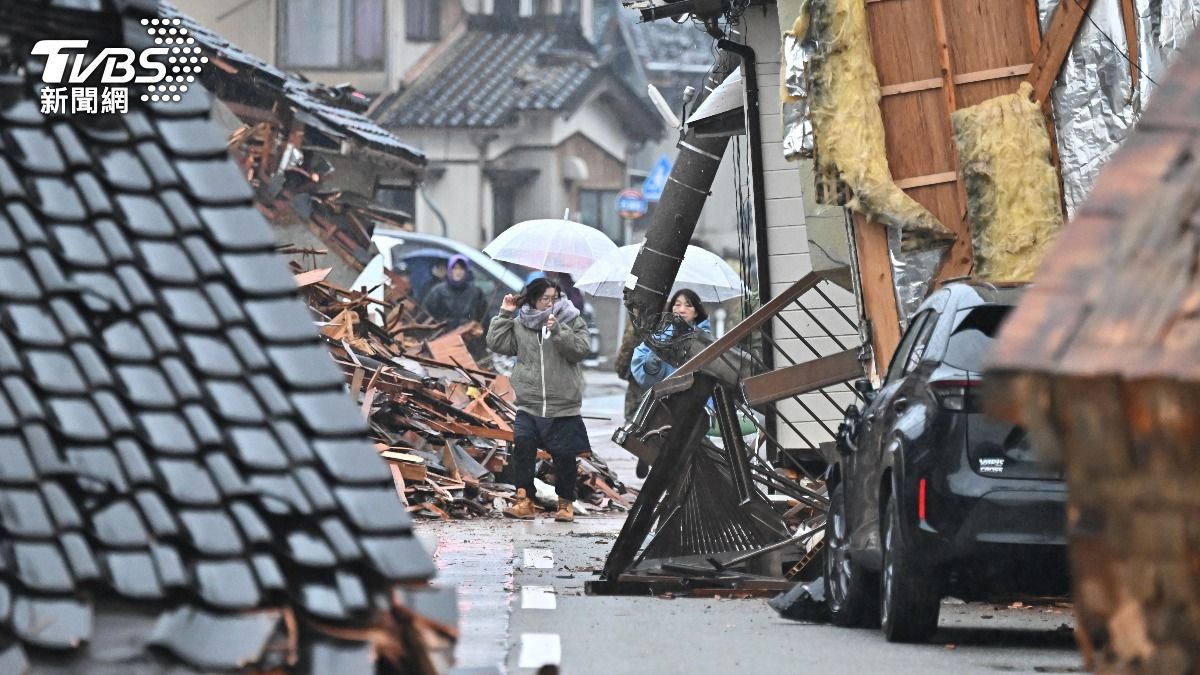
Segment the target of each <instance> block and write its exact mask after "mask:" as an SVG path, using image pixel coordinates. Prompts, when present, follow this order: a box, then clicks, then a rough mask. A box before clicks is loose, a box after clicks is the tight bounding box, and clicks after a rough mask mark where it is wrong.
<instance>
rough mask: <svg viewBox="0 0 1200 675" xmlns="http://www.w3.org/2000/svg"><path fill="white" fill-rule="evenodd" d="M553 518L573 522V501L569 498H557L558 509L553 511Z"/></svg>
mask: <svg viewBox="0 0 1200 675" xmlns="http://www.w3.org/2000/svg"><path fill="white" fill-rule="evenodd" d="M554 519H555V520H557V521H558V522H560V523H573V522H575V502H572V501H571V500H570V499H563V498H562V497H559V498H558V511H555V512H554Z"/></svg>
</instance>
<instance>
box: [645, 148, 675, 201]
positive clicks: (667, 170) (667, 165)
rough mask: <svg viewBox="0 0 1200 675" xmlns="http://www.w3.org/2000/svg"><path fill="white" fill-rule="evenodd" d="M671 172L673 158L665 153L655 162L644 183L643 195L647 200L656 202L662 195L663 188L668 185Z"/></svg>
mask: <svg viewBox="0 0 1200 675" xmlns="http://www.w3.org/2000/svg"><path fill="white" fill-rule="evenodd" d="M670 174H671V160H670V159H669V158H668V157H667V156H666V155H663V156H662V157H659V158H658V161H657V162H655V163H654V168H653V169H650V173H649V175H647V176H646V180H645V181H644V182H643V183H642V196H643V197H645V198H646V200H647V201H651V202H656V201H658V200H659V199H660V198H661V197H662V193H663V188H665V187H666V186H667V176H669V175H670Z"/></svg>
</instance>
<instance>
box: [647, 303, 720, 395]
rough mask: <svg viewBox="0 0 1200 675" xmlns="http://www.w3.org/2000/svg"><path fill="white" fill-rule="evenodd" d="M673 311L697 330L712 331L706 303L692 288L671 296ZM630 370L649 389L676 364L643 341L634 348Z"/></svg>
mask: <svg viewBox="0 0 1200 675" xmlns="http://www.w3.org/2000/svg"><path fill="white" fill-rule="evenodd" d="M671 313H672V314H675V315H676V316H678V317H679V318H681V319H683V320H684V321H687V322H688V323H690V324H692V326H694V327H695V328H696V329H697V330H702V331H704V332H705V333H711V332H712V331H711V329H709V326H708V312H706V311H704V305H702V304H700V296H698V295H696V292H695V291H693V290H692V289H690V288H683V289H680V290H678V291H676V292H675V295H674V296H672V297H671ZM672 328H673V327H672V326H668V327H667V329H666V330H665V331H663V332H662V333H661V334H659V335H658V336H657V337H660V338H667V337H670V334H671V331H672ZM629 370H630V372H631V373H632V374H633V379H634V380H636V381H637V383H638V384H640V385H642V386H643V387H645V388H647V389H649V388H650V387H651V386H652V385H655V384H658V383H659V382H662V381H663V380H665V379H667V376H669V375H670V374H671V373H673V372H675V366H672V365H671V364H669V363H667V362H666V361H663V360H662V359H660V358H659V357H658V355H657V354H655V353H654V352H653V351H652V350H651V349H650V345H648V344H646V343H645V342H643V343H642V344H640V345H638V346H637V348H636V349H634V350H633V360H632V362H630V366H629Z"/></svg>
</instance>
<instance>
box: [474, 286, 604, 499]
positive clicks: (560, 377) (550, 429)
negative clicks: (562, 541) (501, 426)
mask: <svg viewBox="0 0 1200 675" xmlns="http://www.w3.org/2000/svg"><path fill="white" fill-rule="evenodd" d="M487 345H488V349H491V350H492V351H494V352H496V353H498V354H504V355H507V356H516V357H517V364H516V366H515V367H514V368H513V373H512V388H513V392H514V393H516V396H517V418H516V421H515V422H514V423H513V446H514V447H513V471H514V472H515V473H516V485H517V502H516V504H515V505H514V506H513V507H512V508H510V509H508V510H507V511H505V512H504V514H505V515H507V516H510V517H512V518H533V517H534V514H535V509H534V506H533V494H534V487H533V475H534V464H535V462H536V459H537V450H538V448H543V449H545V450H546V451H547V452H549V453H550V455H551V457H553V458H554V476H555V480H554V483H555V484H554V492H555V493H556V494H557V495H558V511H557V512H556V513H555V514H554V519H555V520H558V521H562V522H570V521H572V520H574V508H573V504H574V502H575V481H576V469H575V457H576V456H577V455H578V454H579V453H582V452H588V451H589V450H591V445H590V444H589V443H588V437H587V428H586V427H585V426H584V424H583V417H582V416H581V415H580V409H581V408H582V406H583V370H582V369H581V368H580V366H579V363H580V362H581V361H583V359H584V358H585V357H586V356H587V355H588V353H589V352H590V351H591V345H590V343H589V340H588V330H587V323H585V322H584V320H583V318H582V317H581V316H580V315H579V310H578V309H576V308H575V306H574V305H572V304H571V301H570V300H567V299H566V298H565V297H563V294H562V293H561V292H560V291H559V289H558V287H557V286H555V285H554V284H553V283H551V282H550V281H548V280H546V279H534V280H533V281H531V282H529V284H528V285H527V286H526V287H525V289H524V290H523V291H522V292H521V295H520V296H513V295H506V296H504V302H503V303H502V304H501V305H500V314H499V315H498V316H497V317H496V318H495V319H493V320H492V325H491V326H490V327H489V328H488V334H487Z"/></svg>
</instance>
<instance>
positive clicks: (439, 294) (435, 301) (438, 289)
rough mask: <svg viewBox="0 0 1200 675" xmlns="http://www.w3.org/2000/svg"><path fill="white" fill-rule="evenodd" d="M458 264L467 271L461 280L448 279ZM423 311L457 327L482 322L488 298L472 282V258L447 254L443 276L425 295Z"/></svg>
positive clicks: (449, 325)
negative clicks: (444, 274) (448, 259)
mask: <svg viewBox="0 0 1200 675" xmlns="http://www.w3.org/2000/svg"><path fill="white" fill-rule="evenodd" d="M459 263H461V264H462V265H463V266H464V267H465V268H466V270H467V274H466V276H465V277H463V280H462V281H459V282H455V281H452V280H451V279H450V270H452V269H454V266H455V265H456V264H459ZM424 304H425V310H426V311H427V312H429V315H430V316H432V317H433V318H434V319H436V320H438V321H445V322H446V324H447V327H448V328H457V327H459V326H461V325H462V324H464V323H467V322H469V321H483V315H484V314H485V313H486V312H487V298H485V297H484V296H483V291H482V290H481V289H480V288H479V287H478V286H476V285H475V283H474V282H473V281H472V277H471V261H470V260H468V259H467V258H466V256H462V255H454V256H451V257H450V261H449V263H448V264H447V265H446V279H445V281H441V282H439V283H438V284H437V285H435V286H434V287H433V288H431V289H429V293H428V294H427V295H426V296H425V303H424Z"/></svg>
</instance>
